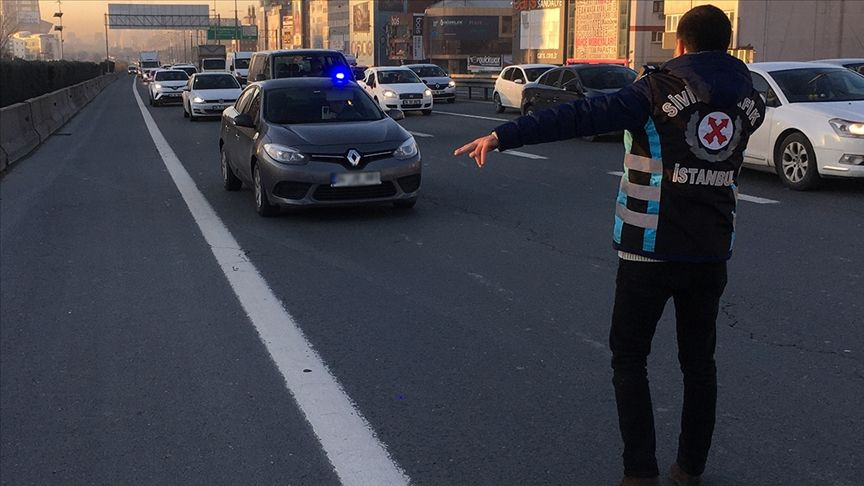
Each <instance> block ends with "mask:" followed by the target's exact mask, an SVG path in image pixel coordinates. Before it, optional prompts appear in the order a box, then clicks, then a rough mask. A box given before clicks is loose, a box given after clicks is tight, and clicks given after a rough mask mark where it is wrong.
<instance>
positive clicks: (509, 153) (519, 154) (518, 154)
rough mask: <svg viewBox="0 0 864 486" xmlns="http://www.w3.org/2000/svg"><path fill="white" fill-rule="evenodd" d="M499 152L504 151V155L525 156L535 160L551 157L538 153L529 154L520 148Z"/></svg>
mask: <svg viewBox="0 0 864 486" xmlns="http://www.w3.org/2000/svg"><path fill="white" fill-rule="evenodd" d="M499 153H502V154H504V155H512V156H514V157H523V158H526V159H533V160H547V159H549V157H544V156H542V155H537V154H529V153H528V152H520V151H518V150H505V151H503V152H499Z"/></svg>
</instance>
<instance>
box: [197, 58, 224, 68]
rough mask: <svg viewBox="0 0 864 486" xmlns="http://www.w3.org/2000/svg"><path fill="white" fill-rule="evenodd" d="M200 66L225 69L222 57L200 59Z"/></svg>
mask: <svg viewBox="0 0 864 486" xmlns="http://www.w3.org/2000/svg"><path fill="white" fill-rule="evenodd" d="M201 67H202V68H204V69H225V60H224V59H204V60H203V61H201Z"/></svg>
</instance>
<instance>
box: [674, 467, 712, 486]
mask: <svg viewBox="0 0 864 486" xmlns="http://www.w3.org/2000/svg"><path fill="white" fill-rule="evenodd" d="M669 479H671V480H672V482H673V483H675V485H676V486H703V485H704V484H705V482H704V481H702V476H701V475H700V476H693V475H691V474H687V473H686V472H684V470H683V469H681V466H679V465H678V463H677V462H676V463H675V464H672V467H670V468H669Z"/></svg>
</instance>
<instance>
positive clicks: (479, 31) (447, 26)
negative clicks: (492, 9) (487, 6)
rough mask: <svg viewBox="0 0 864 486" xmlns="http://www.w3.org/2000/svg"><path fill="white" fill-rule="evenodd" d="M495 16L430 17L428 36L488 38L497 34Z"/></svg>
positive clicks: (493, 37) (441, 37)
mask: <svg viewBox="0 0 864 486" xmlns="http://www.w3.org/2000/svg"><path fill="white" fill-rule="evenodd" d="M499 23H500V22H499V17H497V16H479V15H478V16H469V15H460V16H448V17H436V18H433V19H432V22H431V25H430V26H429V38H430V39H435V40H450V39H452V40H460V41H461V40H489V39H497V38H498V36H499Z"/></svg>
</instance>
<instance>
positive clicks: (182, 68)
mask: <svg viewBox="0 0 864 486" xmlns="http://www.w3.org/2000/svg"><path fill="white" fill-rule="evenodd" d="M174 69H177V70H180V71H183V72H184V73H186V74H188V75H189V76H192V75H193V74H195V73H197V72H198V70H197V69H195V67H194V66H179V67H176V68H174Z"/></svg>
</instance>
